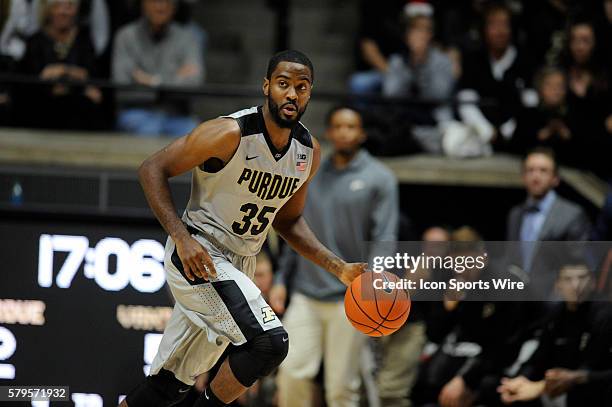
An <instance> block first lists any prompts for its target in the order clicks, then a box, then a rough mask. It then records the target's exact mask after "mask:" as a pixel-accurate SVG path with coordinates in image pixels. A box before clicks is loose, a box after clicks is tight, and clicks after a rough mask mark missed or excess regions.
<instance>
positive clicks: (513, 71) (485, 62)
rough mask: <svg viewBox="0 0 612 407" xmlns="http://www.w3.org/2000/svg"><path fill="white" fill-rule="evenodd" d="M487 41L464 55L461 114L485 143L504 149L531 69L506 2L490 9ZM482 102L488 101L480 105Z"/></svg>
mask: <svg viewBox="0 0 612 407" xmlns="http://www.w3.org/2000/svg"><path fill="white" fill-rule="evenodd" d="M483 40H484V44H483V47H482V49H481V50H479V51H478V52H476V53H473V54H467V55H465V56H464V57H463V63H464V66H463V77H462V79H461V81H460V83H459V89H460V91H459V93H458V99H459V101H460V102H461V103H462V104H461V105H460V106H459V117H460V119H461V120H462V121H463V123H465V124H466V125H468V126H470V127H472V128H474V129H475V130H476V132H477V134H478V136H479V138H480V140H482V142H483V143H491V144H492V145H493V146H494V147H495V148H496V149H503V145H504V143H505V141H506V140H507V139H509V138H510V137H511V136H512V134H513V132H514V130H515V127H516V121H515V114H516V112H518V111H519V109H520V108H521V105H522V101H521V99H522V92H523V91H524V89H525V87H526V85H527V84H528V78H531V72H530V69H529V67H528V66H527V63H526V62H525V60H524V58H523V56H522V55H521V52H520V51H519V50H518V48H517V47H516V46H515V45H514V44H513V42H512V13H511V11H510V9H509V8H508V7H506V6H505V5H503V4H502V3H497V2H496V3H493V4H491V5H490V6H488V7H487V8H486V10H485V12H484V15H483ZM479 102H483V103H484V104H483V105H480V106H479V105H478V103H479ZM491 103H493V105H491Z"/></svg>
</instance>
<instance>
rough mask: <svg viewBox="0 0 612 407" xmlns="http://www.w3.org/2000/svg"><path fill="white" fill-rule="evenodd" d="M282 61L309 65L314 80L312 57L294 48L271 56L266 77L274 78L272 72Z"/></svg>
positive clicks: (311, 77)
mask: <svg viewBox="0 0 612 407" xmlns="http://www.w3.org/2000/svg"><path fill="white" fill-rule="evenodd" d="M281 62H295V63H297V64H302V65H305V66H307V67H308V69H310V79H311V81H312V82H314V67H313V66H312V62H310V59H309V58H308V57H307V56H306V55H305V54H304V53H302V52H300V51H297V50H294V49H288V50H285V51H281V52H278V53H276V54H274V55H273V56H272V58H270V61H268V72H267V73H266V78H268V79H272V72H274V70H275V69H276V67H277V66H278V64H280V63H281Z"/></svg>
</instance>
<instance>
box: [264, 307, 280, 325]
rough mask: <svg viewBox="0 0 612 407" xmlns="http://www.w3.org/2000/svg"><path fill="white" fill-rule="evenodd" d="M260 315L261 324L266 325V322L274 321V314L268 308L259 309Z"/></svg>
mask: <svg viewBox="0 0 612 407" xmlns="http://www.w3.org/2000/svg"><path fill="white" fill-rule="evenodd" d="M261 313H262V314H263V322H264V324H267V323H268V322H271V321H274V320H275V319H276V314H275V313H274V311H272V308H270V306H269V305H268V306H266V307H261Z"/></svg>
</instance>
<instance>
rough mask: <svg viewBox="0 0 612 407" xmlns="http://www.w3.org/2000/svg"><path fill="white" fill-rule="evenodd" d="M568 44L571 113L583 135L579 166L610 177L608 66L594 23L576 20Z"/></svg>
mask: <svg viewBox="0 0 612 407" xmlns="http://www.w3.org/2000/svg"><path fill="white" fill-rule="evenodd" d="M567 32H568V34H567V45H566V48H565V50H564V52H563V54H562V56H561V64H562V66H563V67H564V69H565V70H566V72H567V75H568V85H569V86H568V88H569V93H568V105H569V109H570V112H571V113H572V114H574V115H576V116H577V117H580V122H581V124H582V126H581V134H579V135H578V137H577V138H576V143H577V148H576V151H575V156H576V161H577V163H576V165H578V166H580V167H582V168H587V169H590V170H593V171H595V172H597V173H599V174H603V175H610V174H611V173H610V168H609V162H608V157H609V154H608V151H609V149H610V148H612V142H611V139H610V137H609V134H608V132H607V129H606V128H605V124H606V117H607V116H608V115H609V114H610V111H609V110H608V109H609V108H610V106H611V102H610V100H609V98H610V93H609V91H610V89H609V79H610V78H609V70H610V68H609V67H605V65H604V61H603V59H602V58H601V56H600V52H599V48H600V47H599V44H598V42H597V37H596V31H595V28H594V26H593V24H592V23H591V22H588V21H576V22H574V23H572V24H570V26H569V28H568V30H567Z"/></svg>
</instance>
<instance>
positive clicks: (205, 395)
mask: <svg viewBox="0 0 612 407" xmlns="http://www.w3.org/2000/svg"><path fill="white" fill-rule="evenodd" d="M204 397H206V400H210V397H208V394H206V389H204Z"/></svg>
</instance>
